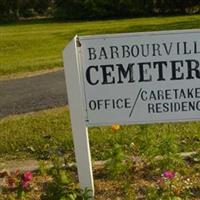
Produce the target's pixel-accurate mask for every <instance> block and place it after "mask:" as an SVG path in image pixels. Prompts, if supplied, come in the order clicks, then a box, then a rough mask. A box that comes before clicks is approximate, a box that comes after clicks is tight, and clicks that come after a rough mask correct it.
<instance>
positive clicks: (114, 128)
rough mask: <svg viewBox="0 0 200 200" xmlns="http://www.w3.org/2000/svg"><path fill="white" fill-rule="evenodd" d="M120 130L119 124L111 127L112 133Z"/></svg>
mask: <svg viewBox="0 0 200 200" xmlns="http://www.w3.org/2000/svg"><path fill="white" fill-rule="evenodd" d="M119 129H120V125H119V124H113V125H112V130H113V131H117V130H119Z"/></svg>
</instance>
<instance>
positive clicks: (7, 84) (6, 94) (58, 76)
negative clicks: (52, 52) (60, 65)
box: [0, 70, 67, 118]
mask: <svg viewBox="0 0 200 200" xmlns="http://www.w3.org/2000/svg"><path fill="white" fill-rule="evenodd" d="M66 104H67V92H66V87H65V78H64V71H63V70H59V71H56V72H51V73H47V74H42V75H38V76H33V77H27V78H20V79H13V80H1V81H0V118H2V117H5V116H8V115H12V114H19V113H26V112H31V111H38V110H42V109H47V108H53V107H57V106H62V105H66Z"/></svg>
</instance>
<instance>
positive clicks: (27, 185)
mask: <svg viewBox="0 0 200 200" xmlns="http://www.w3.org/2000/svg"><path fill="white" fill-rule="evenodd" d="M21 184H22V187H23V188H24V189H26V188H28V187H29V181H24V180H22V183H21Z"/></svg>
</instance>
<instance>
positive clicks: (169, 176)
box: [163, 170, 176, 180]
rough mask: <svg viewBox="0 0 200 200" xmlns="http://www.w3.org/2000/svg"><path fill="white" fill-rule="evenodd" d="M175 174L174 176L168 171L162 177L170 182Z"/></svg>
mask: <svg viewBox="0 0 200 200" xmlns="http://www.w3.org/2000/svg"><path fill="white" fill-rule="evenodd" d="M175 174H176V173H175V172H174V171H170V170H168V171H165V172H164V173H163V176H164V177H165V178H167V179H169V180H171V179H173V178H174V177H175Z"/></svg>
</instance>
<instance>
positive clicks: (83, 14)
mask: <svg viewBox="0 0 200 200" xmlns="http://www.w3.org/2000/svg"><path fill="white" fill-rule="evenodd" d="M199 6H200V4H199V1H198V0H174V1H171V0H110V1H107V0H54V1H52V0H0V21H11V20H17V19H19V18H20V17H32V16H37V15H47V13H48V10H49V9H50V10H52V13H51V14H52V15H53V16H54V17H55V18H59V19H72V20H75V19H81V20H82V19H104V18H123V17H133V16H149V15H151V16H152V15H155V14H186V13H197V12H199V11H200V8H199Z"/></svg>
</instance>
